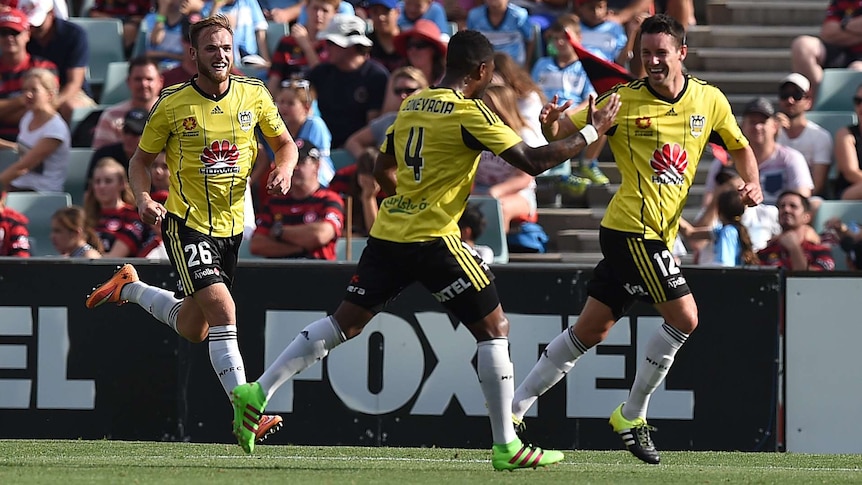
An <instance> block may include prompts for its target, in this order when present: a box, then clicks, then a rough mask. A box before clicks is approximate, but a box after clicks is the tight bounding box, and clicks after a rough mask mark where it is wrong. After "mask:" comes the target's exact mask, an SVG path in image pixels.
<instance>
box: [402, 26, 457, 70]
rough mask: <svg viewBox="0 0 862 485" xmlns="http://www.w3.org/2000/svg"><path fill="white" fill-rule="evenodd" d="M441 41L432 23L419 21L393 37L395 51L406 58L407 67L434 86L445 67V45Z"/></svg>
mask: <svg viewBox="0 0 862 485" xmlns="http://www.w3.org/2000/svg"><path fill="white" fill-rule="evenodd" d="M442 39H443V37H442V35H441V33H440V29H439V28H438V27H437V25H436V24H435V23H434V22H432V21H430V20H426V19H419V20H417V21H416V23H415V24H414V25H413V27H412V28H410V29H408V30H404V31H401V33H400V34H398V35H397V36H395V50H396V51H397V52H398V53H399V54H401V55H402V56H404V57H406V58H407V65H409V66H413V67H415V68H417V69H419V70H420V71H422V74H424V75H425V78H427V79H428V81H429V82H430V83H431V84H432V85H434V84H436V83H437V82H439V81H440V78H441V77H443V70H444V68H445V67H446V43H445V42H443V40H442Z"/></svg>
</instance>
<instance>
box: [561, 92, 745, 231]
mask: <svg viewBox="0 0 862 485" xmlns="http://www.w3.org/2000/svg"><path fill="white" fill-rule="evenodd" d="M611 93H617V94H619V95H620V101H621V102H622V106H621V107H620V112H619V114H618V115H617V119H616V125H615V126H614V127H612V128H611V130H609V131H608V143H609V144H610V147H611V151H612V152H613V155H614V158H615V161H616V164H617V166H618V167H619V170H620V173H621V175H622V186H621V187H620V189H619V191H617V193H616V194H614V197H613V199H612V200H611V202H610V204H609V205H608V209H607V211H606V212H605V216H604V218H603V219H602V225H603V226H604V227H607V228H609V229H615V230H617V231H623V232H629V233H636V234H643V237H644V238H645V239H659V240H662V241H664V242H665V243H667V245H668V246H669V247H670V245H671V244H673V241H674V239H675V238H676V233H677V230H678V227H679V224H678V222H679V217H680V215H681V213H682V209H683V207H684V206H685V201H686V198H687V197H688V191H689V188H690V187H691V184H692V181H693V180H694V175H695V172H696V171H697V164H698V162H699V161H700V157H701V154H702V153H703V150H704V148H705V147H706V145H707V144H708V143H709V141H710V136H712V135H713V134H715V135H718V136H719V137H721V139H722V140H723V141H724V144H725V145H726V146H727V148H728V149H730V150H736V149H740V148H744V147H745V146H747V145H748V140H747V139H746V138H745V137H744V136H743V135H742V132H741V131H740V129H739V125H737V123H736V119H735V118H734V116H733V113H732V112H731V109H730V103H728V101H727V98H726V97H725V96H724V94H723V93H722V92H721V91H719V90H718V88H716V87H714V86H711V85H709V84H707V83H706V82H704V81H701V80H699V79H696V78H693V77H688V76H687V77H686V79H685V86H684V87H683V90H682V92H681V93H680V94H679V96H678V97H677V98H676V99H665V98H663V97H662V96H661V95H659V94H658V93H656V92H655V91H653V90H652V89H651V87H650V86H649V83H648V82H647V81H646V80H644V79H639V80H635V81H632V82H630V83H628V84H624V85H619V86H617V87H615V88H614V89H612V90H611V91H609V92H607V93H605V94H604V95H603V96H602V97H601V98H599V99H598V102H597V105H598V106H599V107H600V106H603V105H604V104H605V101H606V100H607V96H608V95H610V94H611ZM586 117H587V110H583V111H580V112H578V113H575V114H574V115H573V116H572V118H571V119H572V122H573V123H574V124H575V126H577V127H578V128H579V129H580V128H583V127H584V126H585V124H586Z"/></svg>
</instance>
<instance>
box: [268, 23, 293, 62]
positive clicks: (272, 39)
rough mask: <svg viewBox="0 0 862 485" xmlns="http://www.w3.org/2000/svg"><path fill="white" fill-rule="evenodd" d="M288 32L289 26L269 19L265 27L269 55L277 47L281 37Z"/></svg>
mask: <svg viewBox="0 0 862 485" xmlns="http://www.w3.org/2000/svg"><path fill="white" fill-rule="evenodd" d="M289 33H290V28H289V27H288V26H287V24H281V23H278V22H272V21H270V22H269V23H268V24H267V27H266V47H267V49H269V55H270V57H272V54H273V53H274V52H275V48H276V47H278V42H279V41H280V40H281V38H282V37H284V36H285V35H287V34H289Z"/></svg>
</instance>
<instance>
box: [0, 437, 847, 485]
mask: <svg viewBox="0 0 862 485" xmlns="http://www.w3.org/2000/svg"><path fill="white" fill-rule="evenodd" d="M0 483H3V484H28V485H31V484H41V483H45V484H60V485H73V484H79V483H81V484H83V483H88V484H90V483H93V484H102V483H104V484H119V483H123V484H125V483H159V484H162V483H164V484H171V483H176V484H184V485H186V484H196V483H202V484H207V485H215V484H221V483H225V484H251V485H259V484H264V483H279V484H284V483H297V484H303V485H308V484H338V485H344V484H365V483H375V484H380V483H394V484H399V485H403V484H414V483H415V484H426V483H427V484H470V483H476V484H479V483H481V484H488V483H513V484H515V483H517V484H523V483H566V484H572V483H577V484H588V483H613V484H618V483H620V484H652V483H654V484H662V485H665V484H673V483H680V484H698V483H702V484H722V483H774V484H782V485H787V484H797V483H799V484H811V483H826V484H838V483H862V459H860V456H859V455H808V454H797V453H716V452H664V453H662V464H661V465H657V466H652V465H645V464H641V463H640V462H638V461H637V460H636V459H635V458H634V457H632V456H630V455H629V454H628V453H627V452H624V451H567V452H566V459H565V461H563V462H562V463H560V464H558V465H554V466H552V467H548V468H544V469H538V470H517V471H514V472H495V471H494V470H493V469H492V468H491V462H490V450H467V449H444V448H357V447H334V446H333V447H320V446H267V445H261V446H258V447H257V448H256V450H255V454H254V455H253V456H246V455H244V454H243V453H242V451H241V450H240V448H239V447H238V446H236V445H225V444H194V443H157V442H123V441H62V440H0Z"/></svg>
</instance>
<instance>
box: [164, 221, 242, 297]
mask: <svg viewBox="0 0 862 485" xmlns="http://www.w3.org/2000/svg"><path fill="white" fill-rule="evenodd" d="M162 234H163V236H164V240H165V249H166V250H167V252H168V258H170V260H171V265H173V267H174V269H175V270H176V271H177V278H178V280H177V291H176V293H175V294H176V296H177V298H180V299H182V298H185V297H187V296H192V294H194V293H195V292H196V291H198V290H202V289H204V288H206V287H207V286H210V285H214V284H216V283H224V284H225V285H227V287H228V289H230V288H231V286H232V285H233V279H234V273H235V272H236V261H237V255H238V253H239V245H240V243H241V242H242V234H237V235H236V236H231V237H212V236H207V235H206V234H203V233H201V232H198V231H196V230H194V229H190V228H188V227H187V226H186V224H185V222H183V220H182V219H180V218H179V217H177V216H175V215H173V214H168V215H167V216H166V217H165V220H164V221H162Z"/></svg>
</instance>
